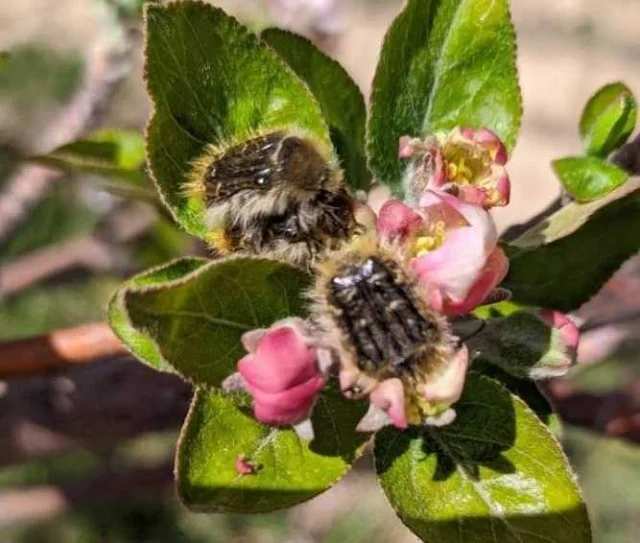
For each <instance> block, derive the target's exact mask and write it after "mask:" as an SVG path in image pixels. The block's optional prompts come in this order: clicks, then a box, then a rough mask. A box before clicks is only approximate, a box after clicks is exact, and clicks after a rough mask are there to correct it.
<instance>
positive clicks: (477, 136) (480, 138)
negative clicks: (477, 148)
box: [460, 128, 508, 166]
mask: <svg viewBox="0 0 640 543" xmlns="http://www.w3.org/2000/svg"><path fill="white" fill-rule="evenodd" d="M460 133H461V134H462V136H463V137H464V138H466V139H468V140H471V141H473V142H474V143H477V144H479V145H482V146H483V147H485V148H486V149H488V150H489V151H490V152H491V157H492V158H493V160H494V162H496V164H500V165H501V166H504V165H505V164H506V163H507V160H508V154H507V148H506V147H505V146H504V143H502V140H501V139H500V138H499V137H498V136H497V135H496V134H495V133H494V132H492V131H491V130H489V129H488V128H480V129H478V130H474V129H472V128H463V129H461V130H460Z"/></svg>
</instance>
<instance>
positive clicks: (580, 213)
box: [501, 181, 640, 312]
mask: <svg viewBox="0 0 640 543" xmlns="http://www.w3.org/2000/svg"><path fill="white" fill-rule="evenodd" d="M639 188H640V182H638V181H633V182H631V181H630V182H629V183H626V184H625V185H623V186H622V187H621V188H620V189H618V190H617V191H615V192H614V193H613V194H611V195H609V196H608V197H606V198H603V199H602V200H599V201H598V202H592V203H589V204H575V203H574V204H569V205H568V206H565V207H564V208H563V209H561V210H560V211H558V212H557V213H555V214H554V215H552V216H551V217H549V218H548V219H545V221H543V223H542V224H540V225H538V226H536V227H534V228H533V229H531V230H530V231H528V232H526V233H525V234H523V236H522V237H521V238H518V239H517V240H515V241H514V242H513V244H512V245H508V246H505V248H506V249H507V252H508V254H509V260H510V266H509V273H508V274H507V277H506V278H505V280H504V281H503V283H502V285H501V286H503V287H505V288H507V289H509V290H510V291H511V292H512V293H513V299H514V301H515V302H518V303H520V304H523V305H530V306H540V307H548V308H553V309H558V310H560V311H565V312H569V311H573V310H575V309H577V308H578V307H580V306H581V305H582V304H583V303H585V302H587V301H588V300H589V299H590V298H591V297H592V296H593V295H594V294H596V293H597V292H598V291H599V290H600V288H601V287H602V285H604V283H606V282H607V281H608V280H609V278H610V277H611V276H612V275H613V274H614V272H615V271H616V270H617V269H618V268H619V267H620V266H621V265H622V264H623V263H624V262H625V261H626V260H627V259H628V258H630V257H631V256H633V255H634V254H636V253H637V252H638V250H639V249H640V236H638V232H639V231H640V190H638V189H639Z"/></svg>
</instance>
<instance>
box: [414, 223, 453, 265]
mask: <svg viewBox="0 0 640 543" xmlns="http://www.w3.org/2000/svg"><path fill="white" fill-rule="evenodd" d="M445 236H446V227H445V224H444V221H438V222H436V223H435V225H433V229H432V232H431V235H425V236H419V237H418V238H416V240H415V242H414V244H413V252H414V254H415V255H416V256H417V257H420V256H422V255H425V254H427V253H428V252H430V251H433V250H434V249H437V248H438V247H440V245H442V244H443V243H444V238H445Z"/></svg>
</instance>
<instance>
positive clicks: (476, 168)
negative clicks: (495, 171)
mask: <svg viewBox="0 0 640 543" xmlns="http://www.w3.org/2000/svg"><path fill="white" fill-rule="evenodd" d="M443 156H444V160H445V163H446V167H445V174H446V177H447V180H448V181H449V182H451V183H456V184H458V185H473V184H476V183H478V182H479V181H480V180H481V179H482V178H484V177H486V176H487V174H488V173H489V172H490V166H491V154H490V153H489V152H488V151H486V150H483V149H480V148H478V147H477V146H469V145H464V144H460V143H455V144H449V145H445V147H444V149H443Z"/></svg>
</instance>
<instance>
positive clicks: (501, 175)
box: [398, 128, 511, 209]
mask: <svg viewBox="0 0 640 543" xmlns="http://www.w3.org/2000/svg"><path fill="white" fill-rule="evenodd" d="M398 155H399V157H400V158H410V159H411V160H412V164H411V169H410V174H409V185H410V186H409V187H408V189H409V193H410V195H411V197H412V198H413V199H414V200H415V201H417V200H419V199H420V196H421V194H422V193H423V191H425V190H429V189H431V190H438V191H445V192H449V193H451V194H454V195H455V196H457V197H458V198H460V199H461V200H464V201H466V202H469V203H471V204H475V205H479V206H481V207H484V208H486V209H488V208H490V207H494V206H505V205H507V204H508V203H509V198H510V192H511V185H510V181H509V176H508V174H507V171H506V170H505V168H504V165H505V164H506V162H507V150H506V148H505V146H504V144H503V143H502V141H501V140H500V138H499V137H498V136H496V135H495V134H494V133H493V132H492V131H491V130H488V129H486V128H481V129H479V130H474V129H471V128H456V129H454V130H453V131H451V132H449V133H438V134H436V135H434V136H432V137H430V138H427V139H425V140H421V139H419V138H410V137H408V136H403V137H402V138H400V145H399V150H398Z"/></svg>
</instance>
